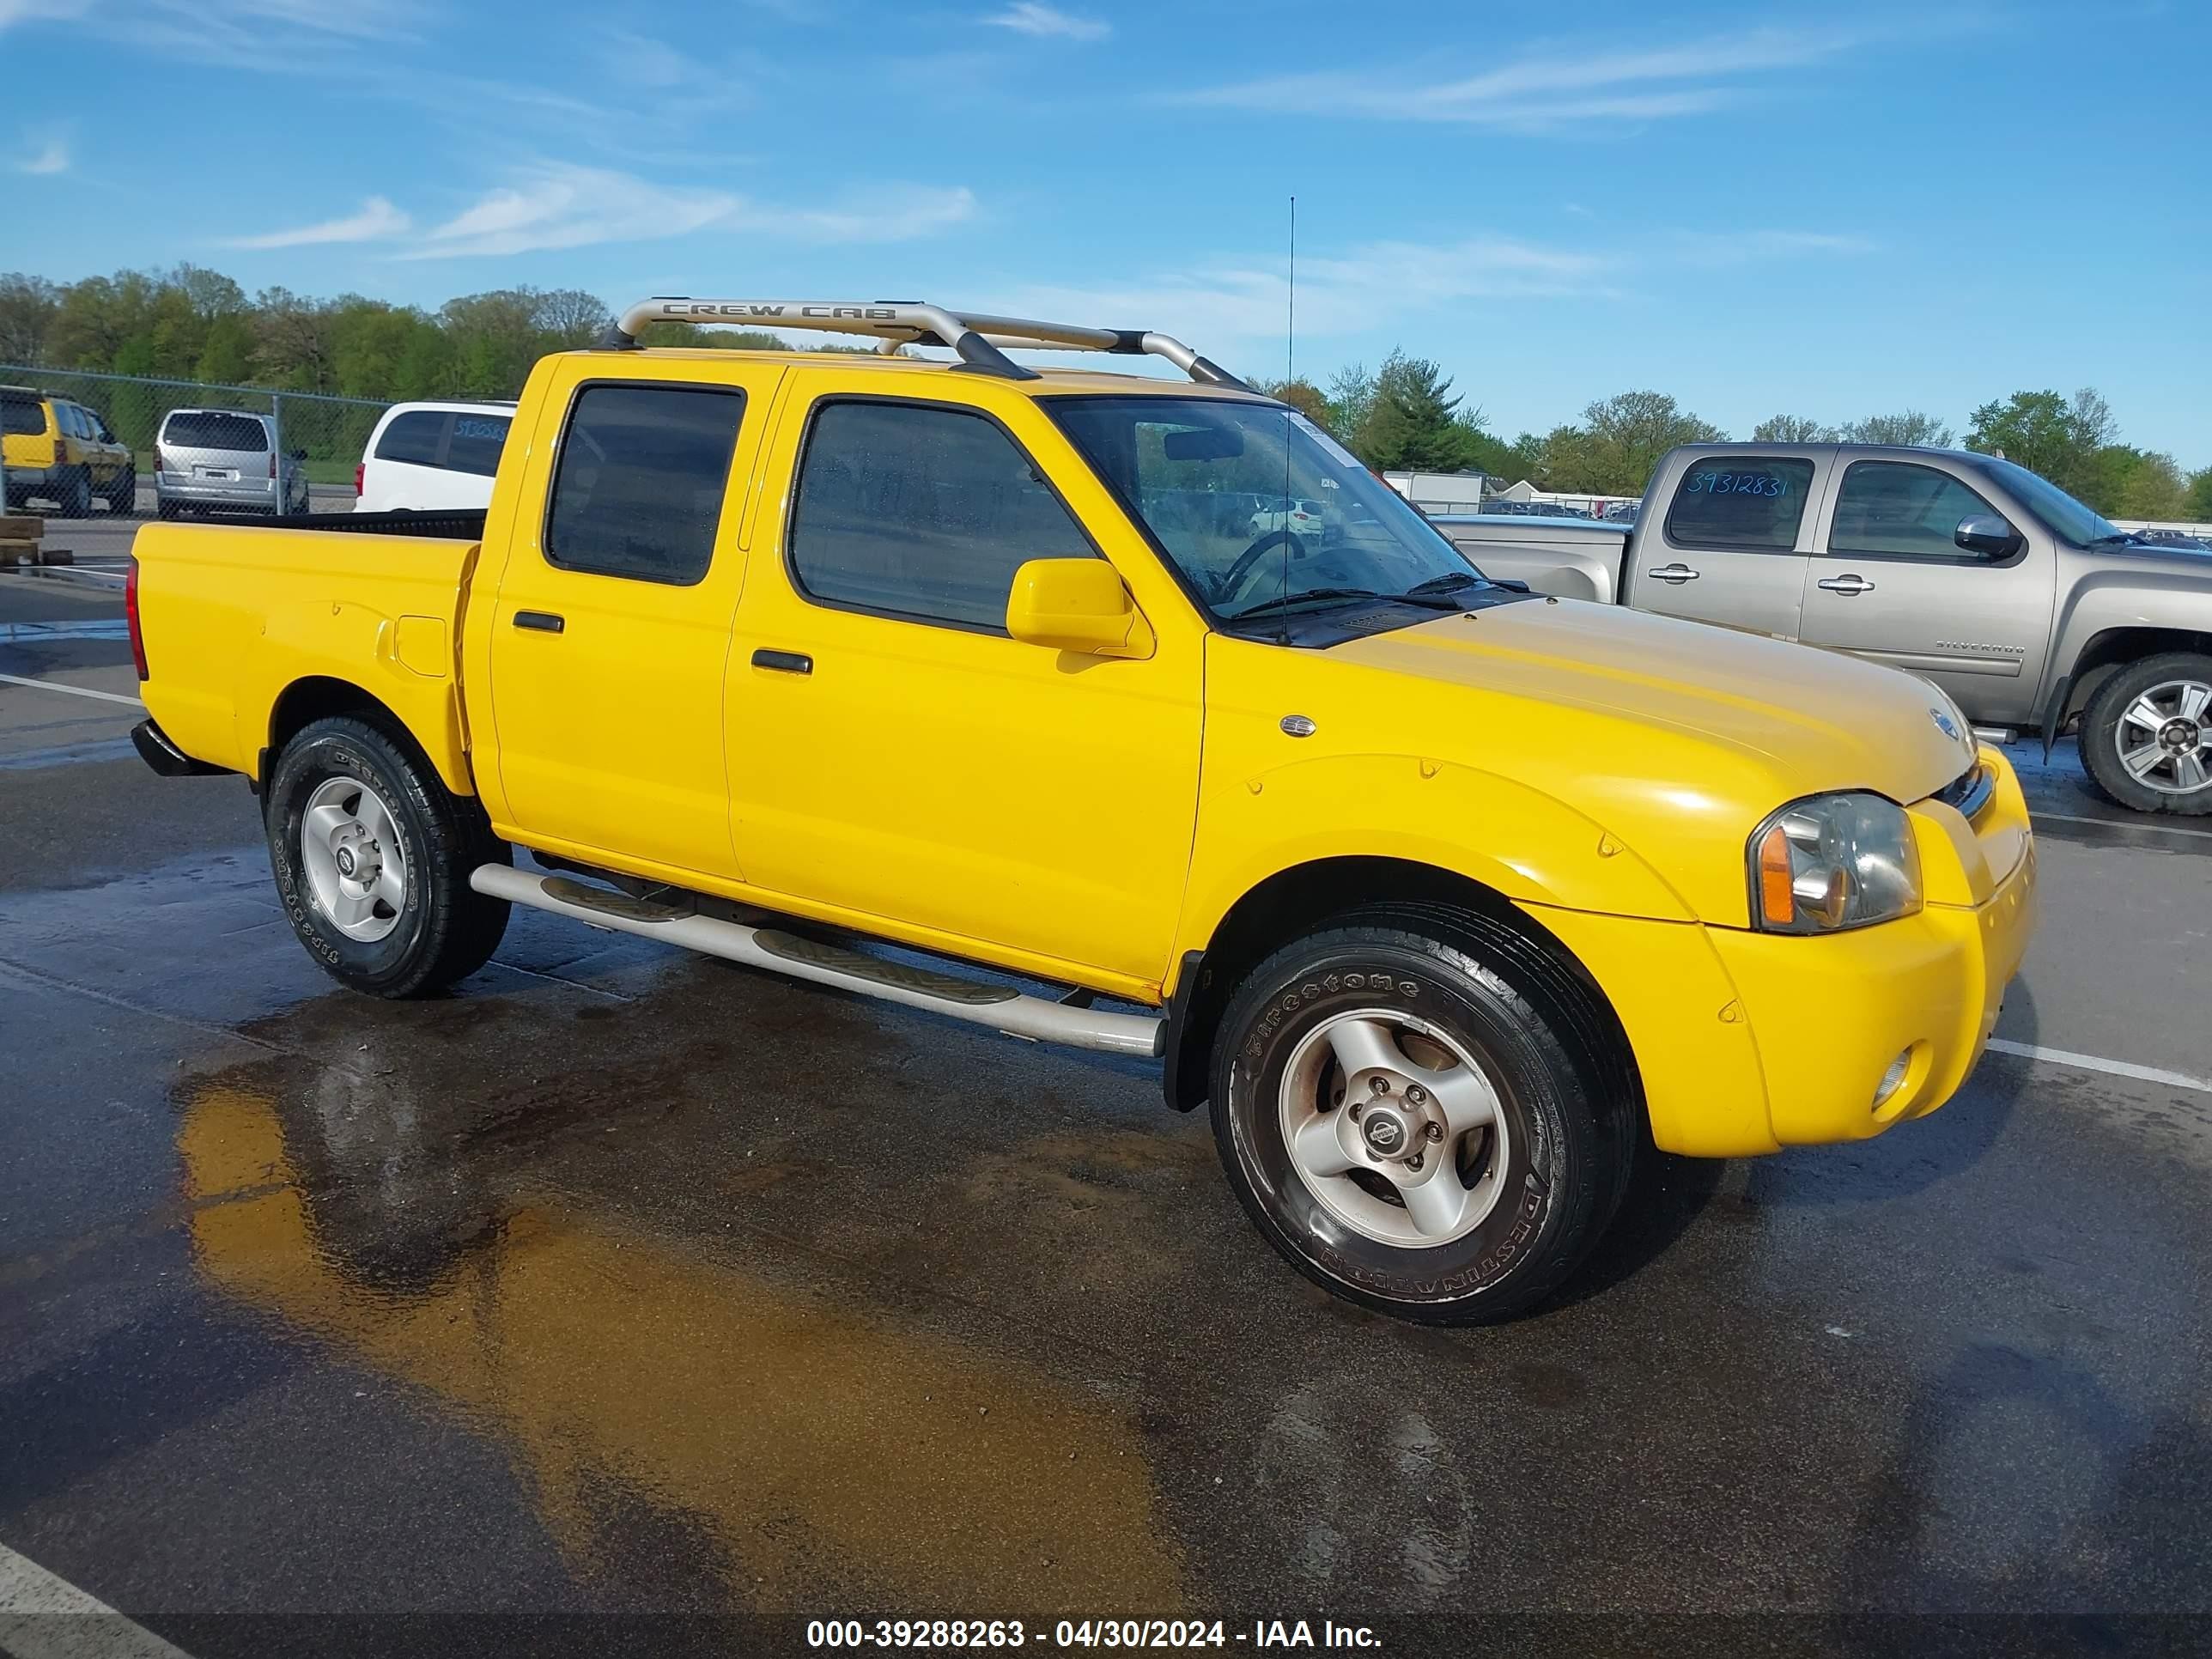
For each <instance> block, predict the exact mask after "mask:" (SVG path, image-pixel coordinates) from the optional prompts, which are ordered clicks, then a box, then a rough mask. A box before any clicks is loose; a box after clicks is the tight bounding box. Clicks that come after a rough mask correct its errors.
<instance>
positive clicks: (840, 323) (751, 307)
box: [599, 295, 1252, 392]
mask: <svg viewBox="0 0 2212 1659" xmlns="http://www.w3.org/2000/svg"><path fill="white" fill-rule="evenodd" d="M647 323H695V324H707V325H720V326H722V327H728V326H731V325H746V324H750V325H753V326H755V327H766V328H805V329H814V330H817V331H820V332H822V333H825V334H865V335H866V336H868V337H871V338H872V339H876V340H879V341H881V342H882V345H881V346H880V347H879V348H878V349H881V350H882V351H884V352H885V353H890V352H893V351H896V350H897V349H899V347H901V346H902V345H933V346H946V347H949V348H951V349H952V350H953V351H955V352H957V354H958V355H959V357H960V361H961V363H962V365H963V367H964V368H969V369H972V370H974V371H975V373H977V374H999V375H1003V376H1005V377H1006V379H1008V380H1036V378H1037V374H1036V370H1035V369H1032V368H1023V367H1022V366H1021V365H1020V364H1019V363H1017V362H1014V360H1013V359H1012V358H1011V357H1009V356H1006V350H1007V349H1013V350H1017V351H1104V352H1109V353H1112V354H1113V355H1115V356H1124V357H1137V356H1151V357H1164V358H1166V359H1167V361H1168V362H1171V363H1173V364H1174V365H1175V366H1176V368H1179V369H1181V370H1182V372H1183V373H1184V374H1188V375H1189V376H1190V378H1191V379H1192V380H1196V381H1198V382H1199V383H1200V385H1202V386H1228V387H1231V388H1232V389H1234V390H1236V391H1238V392H1249V391H1251V390H1252V388H1251V387H1250V386H1247V385H1245V384H1244V382H1243V381H1242V380H1238V379H1237V377H1236V376H1235V375H1234V374H1231V373H1230V372H1229V371H1228V370H1227V369H1225V368H1222V367H1221V366H1220V365H1219V364H1218V363H1214V362H1208V361H1207V360H1206V358H1204V357H1201V356H1199V355H1198V353H1196V352H1195V351H1193V350H1192V349H1190V348H1189V347H1188V346H1187V345H1185V344H1184V343H1182V341H1181V340H1178V339H1176V337H1174V336H1172V335H1169V334H1154V333H1152V332H1150V331H1146V330H1144V329H1134V328H1086V327H1085V326H1083V325H1080V324H1076V323H1045V322H1038V321H1036V320H1035V319H1031V318H1027V317H994V316H990V315H988V314H987V313H982V312H975V311H964V312H963V311H952V310H949V309H947V308H946V307H943V306H933V305H929V304H927V303H925V302H923V301H919V300H869V301H851V300H847V301H831V300H694V299H690V298H687V297H683V296H678V295H655V296H654V297H653V298H652V299H650V300H641V301H638V302H637V303H636V304H635V305H634V306H632V307H629V310H627V311H625V312H623V314H622V316H621V318H620V319H618V320H617V321H616V322H614V323H612V324H610V325H608V328H607V331H606V332H605V334H604V335H602V336H601V337H600V338H599V349H601V350H605V351H635V350H636V349H637V337H638V333H639V331H641V329H643V328H644V327H645V325H647Z"/></svg>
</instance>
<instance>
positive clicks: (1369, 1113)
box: [1359, 1105, 1413, 1158]
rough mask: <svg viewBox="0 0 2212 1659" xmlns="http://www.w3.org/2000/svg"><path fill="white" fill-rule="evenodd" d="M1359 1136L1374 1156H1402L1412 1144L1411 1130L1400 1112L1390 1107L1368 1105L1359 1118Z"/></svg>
mask: <svg viewBox="0 0 2212 1659" xmlns="http://www.w3.org/2000/svg"><path fill="white" fill-rule="evenodd" d="M1359 1134H1360V1138H1361V1139H1363V1140H1364V1141H1365V1142H1366V1143H1367V1150H1368V1151H1369V1152H1371V1153H1372V1154H1374V1156H1376V1158H1403V1157H1404V1156H1405V1155H1406V1154H1407V1152H1409V1151H1410V1150H1411V1149H1412V1147H1413V1127H1412V1126H1411V1125H1410V1124H1408V1123H1407V1121H1406V1119H1405V1117H1404V1115H1402V1114H1401V1113H1400V1112H1398V1111H1397V1110H1396V1109H1394V1108H1392V1107H1389V1106H1376V1105H1370V1106H1369V1107H1368V1109H1367V1110H1366V1113H1365V1114H1364V1115H1363V1116H1362V1117H1361V1118H1360V1120H1359Z"/></svg>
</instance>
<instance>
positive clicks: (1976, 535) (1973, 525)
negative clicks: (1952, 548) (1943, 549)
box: [1951, 513, 2020, 559]
mask: <svg viewBox="0 0 2212 1659" xmlns="http://www.w3.org/2000/svg"><path fill="white" fill-rule="evenodd" d="M1951 539H1952V540H1953V541H1954V542H1956V543H1957V544H1959V545H1960V547H1962V548H1964V549H1965V550H1966V551H1967V552H1969V553H1975V554H1978V555H1980V556H1982V557H1983V558H1985V559H2002V558H2006V557H2008V556H2010V555H2012V554H2013V553H2015V552H2016V551H2018V550H2019V548H2020V532H2018V531H2017V530H2015V529H2014V528H2013V527H2012V526H2010V525H2008V524H2007V523H2006V522H2005V521H2004V520H2002V519H2000V518H1999V517H1997V515H1996V513H1976V514H1975V515H1974V516H1973V517H1972V518H1971V519H1961V520H1959V528H1958V529H1957V530H1956V531H1955V532H1953V534H1952V537H1951Z"/></svg>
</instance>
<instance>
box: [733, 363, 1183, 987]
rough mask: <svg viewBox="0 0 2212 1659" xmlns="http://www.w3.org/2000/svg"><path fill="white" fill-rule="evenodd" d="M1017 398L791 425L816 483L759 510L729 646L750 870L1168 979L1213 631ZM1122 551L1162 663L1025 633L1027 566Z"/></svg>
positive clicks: (797, 453) (813, 892)
mask: <svg viewBox="0 0 2212 1659" xmlns="http://www.w3.org/2000/svg"><path fill="white" fill-rule="evenodd" d="M851 378H852V379H853V380H854V382H855V384H858V383H859V379H860V377H858V376H853V377H851ZM868 380H869V383H870V384H876V385H879V384H880V376H879V375H876V376H870V377H868ZM1000 402H1002V403H1003V404H1004V407H1003V409H1000V410H997V411H996V412H995V413H989V414H987V413H984V412H981V411H980V410H977V409H975V408H974V407H971V406H968V405H966V404H963V403H961V402H958V401H956V400H951V399H947V398H940V397H936V396H931V395H925V396H920V397H914V398H896V399H893V398H880V397H871V396H864V395H836V394H831V395H824V396H822V397H819V398H817V399H816V400H815V401H814V402H813V403H812V404H811V407H808V408H805V409H794V410H793V414H792V415H791V416H790V417H789V418H788V419H787V422H785V429H784V430H783V431H781V432H780V433H779V435H778V438H777V446H778V451H779V454H778V456H777V458H775V459H773V460H771V462H770V476H771V477H789V476H791V475H790V472H789V471H787V469H789V468H792V467H794V466H795V469H796V474H797V476H796V477H795V479H794V480H793V487H792V489H790V490H788V491H785V492H773V493H775V494H778V495H781V497H782V501H785V502H787V503H788V507H787V510H786V509H785V508H784V507H781V505H771V506H770V507H768V508H767V509H766V510H765V511H764V512H763V520H764V523H763V527H762V529H761V530H760V532H758V534H757V538H756V552H755V562H756V566H757V569H756V574H755V577H754V580H752V581H751V582H750V584H749V585H748V587H747V589H746V592H745V597H744V605H743V607H742V608H741V610H740V612H739V617H738V629H737V638H738V644H737V648H736V650H735V651H734V652H733V653H732V657H731V662H730V676H731V678H730V698H729V701H730V721H729V726H730V774H731V779H732V795H733V806H734V814H735V821H736V842H737V848H738V859H739V861H740V862H741V863H742V864H743V865H744V870H745V876H746V879H747V881H748V883H749V884H752V885H754V886H757V887H762V888H766V889H769V890H774V891H775V892H779V893H784V894H789V895H793V896H797V897H799V898H802V899H805V900H807V901H810V902H813V903H815V904H818V905H826V906H833V907H836V908H837V909H838V910H840V911H842V912H846V913H849V914H852V915H854V916H855V917H857V918H872V919H876V920H878V921H882V922H884V923H887V924H891V926H890V931H892V932H895V933H904V934H905V935H907V936H908V937H910V938H915V939H918V940H921V942H925V943H930V944H933V945H940V946H942V947H943V948H945V949H950V950H955V951H957V950H961V949H963V947H968V948H973V949H975V950H976V951H978V953H980V954H984V955H988V956H992V957H997V958H999V959H1001V960H1006V961H1010V962H1015V963H1023V964H1027V965H1030V966H1033V967H1034V968H1035V969H1036V971H1039V972H1042V973H1045V974H1048V975H1049V974H1051V973H1052V972H1053V971H1054V968H1055V967H1056V966H1057V965H1060V964H1066V965H1068V966H1070V967H1073V968H1083V969H1102V970H1103V971H1104V973H1105V974H1106V975H1112V976H1118V977H1121V978H1125V979H1127V980H1130V981H1139V982H1140V983H1157V982H1158V981H1159V980H1160V979H1161V977H1162V976H1163V975H1164V973H1165V971H1166V967H1167V959H1168V955H1169V952H1170V946H1171V941H1172V939H1173V935H1174V929H1175V923H1176V913H1177V910H1178V908H1179V907H1180V904H1181V902H1182V888H1183V882H1184V878H1185V876H1186V874H1187V872H1188V864H1189V857H1190V842H1191V835H1192V829H1193V823H1194V817H1195V813H1196V808H1197V800H1198V767H1199V739H1200V690H1201V665H1202V661H1203V655H1202V647H1203V638H1204V636H1203V631H1202V628H1201V626H1200V623H1199V622H1198V619H1197V617H1195V615H1194V613H1192V612H1191V611H1189V609H1188V604H1187V602H1185V601H1183V600H1182V598H1181V596H1180V595H1179V594H1177V593H1175V592H1173V590H1172V588H1171V586H1170V583H1169V581H1168V580H1167V578H1166V576H1165V574H1164V572H1163V571H1161V570H1160V568H1159V566H1158V560H1157V559H1156V558H1155V557H1153V556H1152V554H1151V553H1150V551H1149V550H1148V549H1146V547H1145V545H1144V544H1143V543H1142V542H1140V541H1139V539H1138V537H1137V533H1136V532H1135V531H1134V530H1133V528H1132V527H1131V526H1129V525H1128V524H1127V520H1126V519H1125V518H1124V517H1123V516H1122V515H1121V513H1120V510H1119V509H1118V508H1116V507H1114V506H1113V505H1112V504H1111V502H1110V499H1109V497H1108V496H1107V495H1106V494H1105V492H1104V491H1103V489H1102V488H1101V486H1100V485H1099V484H1098V483H1097V480H1096V479H1095V478H1093V477H1091V474H1090V473H1089V471H1088V470H1087V469H1086V468H1085V467H1084V466H1083V465H1082V464H1081V462H1080V461H1079V459H1076V457H1075V456H1074V454H1073V451H1072V450H1070V449H1069V447H1068V446H1067V444H1066V441H1065V440H1064V439H1062V438H1061V437H1060V435H1059V433H1058V432H1057V431H1056V430H1055V429H1054V428H1052V427H1051V425H1050V424H1049V422H1048V421H1047V420H1046V418H1045V416H1043V414H1042V412H1041V411H1040V410H1037V408H1036V405H1035V404H1032V403H1030V401H1029V400H1028V399H1027V398H1018V397H1013V396H1008V397H1007V398H1004V399H1001V400H1000ZM1070 501H1075V502H1077V503H1078V504H1079V511H1080V513H1082V518H1081V519H1080V520H1079V517H1078V516H1077V512H1074V511H1071V510H1070V506H1069V502H1070ZM1086 522H1087V523H1090V524H1092V525H1096V526H1100V527H1101V528H1100V535H1099V536H1098V537H1097V538H1094V537H1092V536H1091V534H1089V533H1087V532H1086V531H1085V528H1084V525H1085V523H1086ZM779 555H780V556H781V559H780V562H781V569H780V570H779V569H778V568H777V564H778V562H779ZM1102 556H1110V557H1111V558H1112V559H1113V562H1114V563H1115V568H1116V569H1117V570H1119V571H1120V572H1121V575H1122V577H1123V579H1124V580H1125V581H1126V582H1127V583H1128V585H1129V586H1130V589H1131V591H1132V593H1133V596H1134V597H1135V599H1136V601H1137V604H1138V606H1139V609H1140V610H1143V611H1146V615H1147V617H1148V620H1149V621H1150V622H1151V623H1152V627H1153V631H1154V633H1155V635H1156V641H1155V646H1154V648H1153V652H1152V655H1151V656H1149V657H1147V658H1145V659H1107V658H1103V657H1091V656H1085V655H1079V654H1078V653H1072V652H1066V653H1064V652H1060V651H1055V650H1051V649H1048V648H1046V647H1039V646H1034V645H1028V644H1024V643H1023V642H1021V641H1018V640H1015V639H1012V638H1011V637H1009V635H1007V634H1006V599H1007V593H1008V591H1009V589H1010V587H1011V586H1012V578H1013V574H1014V572H1015V570H1016V568H1018V567H1019V566H1020V565H1021V564H1022V563H1024V562H1025V561H1027V560H1030V559H1037V558H1097V557H1102Z"/></svg>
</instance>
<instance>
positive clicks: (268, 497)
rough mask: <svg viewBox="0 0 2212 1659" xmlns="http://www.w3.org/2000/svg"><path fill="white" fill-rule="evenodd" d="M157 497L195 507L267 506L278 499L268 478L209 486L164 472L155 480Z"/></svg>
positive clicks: (272, 481)
mask: <svg viewBox="0 0 2212 1659" xmlns="http://www.w3.org/2000/svg"><path fill="white" fill-rule="evenodd" d="M154 494H155V497H156V499H158V500H161V501H184V502H187V503H189V504H190V505H191V506H194V507H267V506H268V505H269V504H270V502H271V501H275V500H276V483H275V481H274V480H273V479H269V478H255V479H251V480H247V479H240V481H239V482H238V483H204V482H203V481H201V480H199V479H197V478H184V477H178V476H177V475H176V474H174V473H173V472H161V473H156V474H155V477H154Z"/></svg>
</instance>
